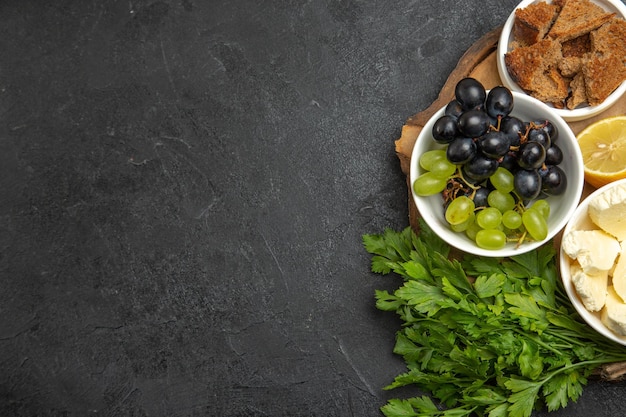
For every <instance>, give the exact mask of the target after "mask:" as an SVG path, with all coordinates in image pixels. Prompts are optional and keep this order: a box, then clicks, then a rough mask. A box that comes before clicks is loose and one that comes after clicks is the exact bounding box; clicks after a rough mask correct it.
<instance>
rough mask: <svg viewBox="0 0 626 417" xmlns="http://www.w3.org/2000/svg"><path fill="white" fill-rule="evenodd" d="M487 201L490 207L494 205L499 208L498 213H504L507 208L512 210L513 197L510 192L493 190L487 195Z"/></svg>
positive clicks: (513, 205) (513, 204)
mask: <svg viewBox="0 0 626 417" xmlns="http://www.w3.org/2000/svg"><path fill="white" fill-rule="evenodd" d="M487 203H489V206H490V207H495V208H497V209H498V210H500V213H504V212H505V211H507V210H513V208H514V207H515V198H514V197H513V195H512V194H511V193H507V192H503V191H500V190H493V191H492V192H490V193H489V195H488V196H487Z"/></svg>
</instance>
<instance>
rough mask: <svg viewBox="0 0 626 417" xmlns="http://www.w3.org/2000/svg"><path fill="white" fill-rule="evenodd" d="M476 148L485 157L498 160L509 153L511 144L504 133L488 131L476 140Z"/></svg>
mask: <svg viewBox="0 0 626 417" xmlns="http://www.w3.org/2000/svg"><path fill="white" fill-rule="evenodd" d="M478 147H479V148H480V150H481V152H482V153H484V154H485V155H486V156H488V157H490V158H494V159H499V158H502V157H503V156H504V155H506V154H507V153H508V152H509V149H510V147H511V142H510V140H509V138H508V136H507V135H505V134H504V133H502V132H498V131H496V130H490V131H489V132H487V133H485V134H484V135H483V136H481V137H480V138H479V139H478Z"/></svg>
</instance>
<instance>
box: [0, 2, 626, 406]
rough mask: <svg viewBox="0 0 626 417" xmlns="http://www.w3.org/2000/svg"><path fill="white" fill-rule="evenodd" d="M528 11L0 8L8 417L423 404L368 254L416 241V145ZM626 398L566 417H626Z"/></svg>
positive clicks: (3, 351) (295, 6)
mask: <svg viewBox="0 0 626 417" xmlns="http://www.w3.org/2000/svg"><path fill="white" fill-rule="evenodd" d="M50 3H55V4H53V5H51V4H50ZM515 4H516V1H513V0H506V1H500V0H487V1H485V0H468V1H458V0H456V1H449V0H419V1H418V0H415V1H388V0H385V1H377V2H368V1H358V0H348V1H343V0H341V1H340V0H321V1H258V2H253V1H242V0H236V1H200V0H172V1H106V2H96V1H59V2H44V1H34V0H30V1H29V0H3V1H1V2H0V415H1V416H181V417H182V416H380V413H379V410H378V409H379V407H380V406H382V405H383V404H384V403H385V402H386V400H387V399H388V398H391V397H394V396H402V395H404V394H415V392H410V391H408V392H384V391H383V390H382V387H383V386H385V385H386V384H388V383H389V382H391V380H392V379H393V377H394V376H395V375H396V374H398V373H400V372H402V371H403V363H402V361H401V360H400V358H398V357H396V356H395V355H393V354H392V352H391V349H392V347H393V342H394V333H395V331H396V330H397V328H398V324H399V323H398V322H397V321H396V318H395V317H394V316H392V315H391V314H389V313H383V312H380V311H378V310H376V309H375V307H374V290H375V289H385V288H387V289H391V288H394V287H395V286H397V284H398V282H397V281H396V280H395V279H394V278H393V277H382V276H379V275H375V274H372V273H370V272H369V262H370V258H369V256H368V254H366V253H365V251H364V249H363V248H362V246H361V236H362V235H363V234H365V233H379V232H382V231H383V230H384V228H387V227H390V228H393V229H401V228H404V227H405V226H406V225H407V224H408V218H407V215H408V213H407V208H406V207H407V197H406V186H405V182H404V178H403V177H402V174H401V172H400V169H399V164H398V161H397V159H396V157H395V154H394V143H393V142H394V140H395V139H397V138H398V137H399V134H400V127H401V126H402V124H403V123H404V121H405V120H406V118H407V117H409V116H410V115H412V114H414V113H416V112H418V111H420V110H423V109H424V108H426V107H427V106H428V105H429V104H430V103H431V102H432V101H433V100H434V99H435V98H436V96H437V93H438V91H439V90H440V88H441V87H442V85H443V83H444V81H445V79H446V78H447V76H448V74H449V73H450V71H451V70H452V69H453V68H454V66H455V65H456V62H457V60H458V59H459V58H460V56H461V55H462V53H463V52H464V51H465V50H466V49H467V48H468V47H469V46H470V45H471V44H472V43H473V42H475V41H476V40H478V39H479V38H480V37H481V36H482V35H484V34H485V33H487V32H488V31H490V30H492V29H494V28H496V27H497V26H499V25H501V24H502V23H503V22H504V20H505V18H506V17H507V15H508V14H509V13H510V11H511V10H512V8H513V7H514V5H515ZM624 388H625V385H624V384H607V383H599V382H593V383H591V384H590V385H589V386H588V388H587V389H586V390H585V393H584V395H583V397H582V399H581V400H580V401H579V402H578V404H574V405H572V406H570V407H569V408H568V409H567V410H566V411H562V412H558V413H554V414H551V415H555V416H574V417H575V416H580V417H583V416H596V417H603V416H623V415H624V414H626V399H625V397H624V395H623V392H624ZM546 414H547V413H545V412H538V413H537V414H536V416H544V415H546Z"/></svg>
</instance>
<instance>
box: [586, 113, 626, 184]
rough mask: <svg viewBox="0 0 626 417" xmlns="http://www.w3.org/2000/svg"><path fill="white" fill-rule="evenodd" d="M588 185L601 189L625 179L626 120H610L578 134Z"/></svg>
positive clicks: (619, 117)
mask: <svg viewBox="0 0 626 417" xmlns="http://www.w3.org/2000/svg"><path fill="white" fill-rule="evenodd" d="M577 139H578V145H579V146H580V151H581V152H582V155H583V163H584V165H585V181H587V182H588V183H589V184H591V185H593V186H594V187H601V186H603V185H605V184H608V183H610V182H612V181H616V180H619V179H622V178H626V116H615V117H608V118H606V119H602V120H598V121H597V122H595V123H592V124H590V125H589V126H587V127H586V128H585V129H584V130H583V131H582V132H580V133H579V134H578V137H577Z"/></svg>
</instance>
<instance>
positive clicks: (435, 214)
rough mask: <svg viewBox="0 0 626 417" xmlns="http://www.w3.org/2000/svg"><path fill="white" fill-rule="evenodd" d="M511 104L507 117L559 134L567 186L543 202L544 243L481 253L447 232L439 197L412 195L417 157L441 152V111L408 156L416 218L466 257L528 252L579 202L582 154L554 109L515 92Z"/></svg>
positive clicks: (560, 224) (510, 245)
mask: <svg viewBox="0 0 626 417" xmlns="http://www.w3.org/2000/svg"><path fill="white" fill-rule="evenodd" d="M513 100H514V108H513V112H512V113H511V115H513V116H516V117H518V118H520V119H522V120H523V121H531V120H540V119H548V120H550V121H551V122H552V123H553V124H554V125H555V126H556V128H557V129H558V132H559V136H558V140H557V142H556V143H557V144H558V146H559V147H560V148H561V150H562V151H563V155H564V159H563V162H562V163H561V164H560V165H559V166H560V167H561V168H562V169H563V170H564V171H565V173H566V175H567V181H568V182H567V184H568V185H567V189H566V191H565V193H563V194H561V195H559V196H551V197H548V198H547V201H548V202H549V203H550V211H551V213H550V217H549V220H548V236H547V238H546V240H544V241H540V242H525V243H523V244H522V245H521V246H520V247H516V243H513V242H512V243H507V245H506V246H505V247H504V248H503V249H500V250H489V249H482V248H480V247H478V246H477V245H476V243H475V242H474V241H472V240H471V239H469V238H468V237H467V236H466V235H465V233H458V232H454V231H453V230H451V229H450V227H449V225H448V223H447V222H446V219H445V217H444V211H443V200H442V197H441V194H436V195H431V196H427V197H422V196H418V195H417V194H415V191H413V183H414V182H415V179H416V178H417V177H418V176H419V175H420V174H422V173H424V169H423V168H422V167H420V165H419V157H420V155H422V154H423V153H424V152H426V151H428V150H431V149H442V148H444V146H443V145H439V144H437V143H436V142H435V141H434V140H433V138H432V127H433V124H434V123H435V121H436V120H437V119H438V118H439V117H440V116H442V115H443V114H444V111H445V107H443V108H441V109H440V110H439V111H438V112H436V113H435V114H434V115H433V117H431V119H430V120H429V121H428V122H427V123H426V125H425V126H424V128H423V129H422V131H421V132H420V134H419V136H418V137H417V140H416V142H415V146H414V148H413V153H412V154H411V166H410V175H409V178H410V182H411V193H412V197H413V200H414V201H415V204H416V206H417V209H418V210H419V213H420V216H421V217H422V218H423V219H424V221H425V222H426V223H427V224H428V225H429V226H430V228H431V229H432V230H433V231H434V232H435V233H437V235H439V236H440V237H441V238H442V239H443V240H444V241H446V242H447V243H448V244H450V245H451V246H454V247H455V248H457V249H460V250H462V251H463V252H466V253H472V254H476V255H481V256H487V257H504V256H512V255H519V254H521V253H524V252H528V251H531V250H533V249H535V248H537V247H539V246H541V245H542V244H544V243H545V242H546V241H548V240H549V239H551V238H553V237H554V236H555V235H556V234H557V233H558V232H559V231H561V229H563V227H565V224H566V223H567V221H568V220H569V219H570V217H571V216H572V213H574V210H575V209H576V206H577V205H578V203H579V202H580V197H581V195H582V190H583V185H584V169H583V160H582V154H581V152H580V149H579V148H578V142H577V141H576V137H575V136H574V133H573V132H572V130H571V129H570V127H569V126H568V125H567V123H566V122H565V121H564V120H563V119H562V118H561V117H560V116H559V115H558V114H557V113H556V112H555V111H554V109H552V108H550V107H548V106H547V105H545V104H543V103H542V102H540V101H539V100H537V99H535V98H533V97H530V96H528V95H526V94H522V93H517V92H513Z"/></svg>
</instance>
